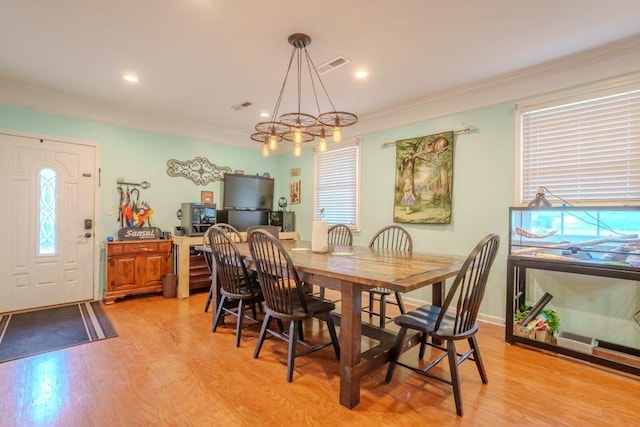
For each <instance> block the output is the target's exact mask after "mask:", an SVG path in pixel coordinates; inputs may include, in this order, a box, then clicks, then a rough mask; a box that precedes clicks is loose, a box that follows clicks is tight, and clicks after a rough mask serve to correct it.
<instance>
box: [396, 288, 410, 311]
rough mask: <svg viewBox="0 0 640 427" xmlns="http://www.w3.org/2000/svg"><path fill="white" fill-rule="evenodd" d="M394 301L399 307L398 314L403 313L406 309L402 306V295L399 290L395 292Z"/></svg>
mask: <svg viewBox="0 0 640 427" xmlns="http://www.w3.org/2000/svg"><path fill="white" fill-rule="evenodd" d="M395 294H396V301H397V302H398V308H399V309H400V314H405V313H406V312H407V311H406V310H405V308H404V302H403V301H402V296H401V295H400V292H396V293H395Z"/></svg>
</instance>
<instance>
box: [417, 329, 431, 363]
mask: <svg viewBox="0 0 640 427" xmlns="http://www.w3.org/2000/svg"><path fill="white" fill-rule="evenodd" d="M428 339H429V337H427V334H426V333H425V332H423V333H421V334H420V352H419V353H418V360H422V359H424V350H425V348H427V340H428Z"/></svg>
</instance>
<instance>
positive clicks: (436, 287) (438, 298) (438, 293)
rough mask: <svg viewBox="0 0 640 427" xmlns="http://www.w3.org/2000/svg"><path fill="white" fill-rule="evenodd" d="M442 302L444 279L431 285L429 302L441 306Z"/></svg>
mask: <svg viewBox="0 0 640 427" xmlns="http://www.w3.org/2000/svg"><path fill="white" fill-rule="evenodd" d="M443 302H444V280H443V281H442V282H437V283H434V284H433V285H431V303H432V304H433V305H434V306H436V307H442V303H443Z"/></svg>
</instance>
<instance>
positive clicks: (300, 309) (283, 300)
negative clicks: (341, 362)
mask: <svg viewBox="0 0 640 427" xmlns="http://www.w3.org/2000/svg"><path fill="white" fill-rule="evenodd" d="M249 250H250V251H251V258H252V259H253V262H254V264H255V266H256V269H257V271H258V282H259V283H260V287H261V288H262V293H263V295H264V302H265V316H264V320H263V321H262V328H261V329H260V335H259V337H258V343H257V344H256V349H255V352H254V353H253V357H254V358H256V359H257V358H258V356H259V355H260V350H261V348H262V344H263V343H264V340H265V338H266V336H267V333H268V334H270V335H272V336H275V337H278V338H280V339H283V340H284V341H286V342H287V343H288V347H289V348H288V356H287V381H288V382H291V381H292V380H293V367H294V360H295V358H296V357H299V356H303V355H306V354H308V353H311V352H314V351H318V350H321V349H323V348H325V347H327V346H329V345H333V350H334V352H335V354H336V358H338V359H340V344H339V343H338V336H337V334H336V329H335V324H334V321H333V317H332V314H331V312H332V311H333V310H335V308H336V306H335V304H334V303H332V302H328V301H322V300H320V299H318V298H315V297H313V296H310V295H308V294H307V293H306V292H305V291H304V289H303V286H302V281H301V280H300V276H299V275H298V270H297V269H296V266H295V265H294V264H293V261H292V260H291V257H290V256H289V254H288V253H287V251H286V250H285V249H284V247H283V246H282V243H280V241H279V240H278V239H277V238H275V237H273V236H272V235H271V234H269V232H267V231H265V230H256V231H254V232H252V233H251V234H249ZM314 317H315V318H318V319H320V320H322V321H324V322H326V323H327V328H328V330H329V335H330V336H331V342H329V343H326V344H319V345H312V344H311V343H309V342H307V341H305V340H304V337H303V334H302V322H303V321H304V320H307V319H311V318H314ZM273 319H276V320H277V323H278V326H279V330H277V331H276V330H272V329H270V328H269V326H270V324H271V321H272V320H273ZM284 322H289V330H288V332H287V331H285V328H284ZM298 344H300V345H302V346H304V347H305V348H306V350H304V351H303V352H302V353H297V349H296V347H297V345H298Z"/></svg>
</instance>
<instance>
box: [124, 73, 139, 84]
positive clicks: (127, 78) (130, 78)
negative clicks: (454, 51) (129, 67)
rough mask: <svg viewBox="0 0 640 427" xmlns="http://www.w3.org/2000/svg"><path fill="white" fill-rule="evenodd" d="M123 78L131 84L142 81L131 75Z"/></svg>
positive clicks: (128, 74)
mask: <svg viewBox="0 0 640 427" xmlns="http://www.w3.org/2000/svg"><path fill="white" fill-rule="evenodd" d="M122 78H123V79H125V80H126V81H128V82H131V83H138V82H139V81H140V79H138V76H136V75H135V74H131V73H126V74H123V75H122Z"/></svg>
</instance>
